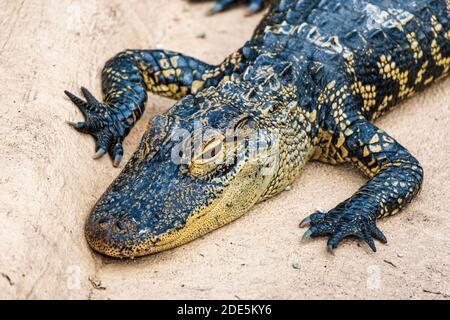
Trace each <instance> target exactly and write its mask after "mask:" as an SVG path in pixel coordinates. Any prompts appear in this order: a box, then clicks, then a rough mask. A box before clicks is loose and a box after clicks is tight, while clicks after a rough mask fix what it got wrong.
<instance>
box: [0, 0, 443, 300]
mask: <svg viewBox="0 0 450 320" xmlns="http://www.w3.org/2000/svg"><path fill="white" fill-rule="evenodd" d="M210 6H211V3H200V4H195V5H194V4H189V3H188V2H187V1H183V0H170V1H167V0H151V1H142V0H133V1H126V2H125V1H119V0H111V1H107V0H97V1H77V0H72V1H69V0H63V1H38V0H27V1H11V0H0V7H1V8H3V10H1V12H0V68H1V72H0V83H1V85H0V108H1V112H0V132H1V142H0V159H1V161H0V163H1V166H0V210H1V212H0V226H1V232H0V252H1V256H0V298H22V299H23V298H28V299H39V298H50V299H56V298H80V299H87V298H90V299H119V298H137V299H141V298H148V299H159V298H169V299H170V298H200V299H203V298H226V299H255V298H275V299H279V298H287V299H295V298H307V299H313V298H320V299H322V298H342V299H350V298H358V299H364V298H375V299H384V298H389V299H390V298H413V299H424V298H430V299H448V298H449V295H450V281H449V279H450V238H449V234H450V219H449V206H450V201H449V190H450V184H449V183H448V182H449V181H450V161H449V156H448V153H449V150H450V139H449V136H450V127H449V126H450V121H449V120H450V79H447V80H446V81H442V82H441V83H439V84H437V85H435V86H433V87H432V88H430V89H428V90H427V91H426V92H424V93H422V94H420V95H418V96H416V97H414V98H413V99H411V100H409V101H407V102H406V103H404V104H402V105H401V106H399V107H398V108H396V109H395V110H394V111H392V112H391V113H389V114H388V115H387V116H386V117H385V118H383V119H381V120H380V121H378V123H377V124H378V125H379V126H380V127H381V128H382V129H384V130H386V131H387V132H389V133H390V134H391V135H393V136H394V137H395V138H396V139H398V141H400V143H402V144H403V145H404V146H406V147H407V148H408V149H409V150H410V151H411V152H412V153H413V154H414V155H416V156H417V158H418V159H419V160H420V162H421V163H422V165H423V167H424V170H425V182H424V185H423V190H422V192H421V193H420V195H419V196H418V197H417V198H416V199H415V201H413V203H412V204H411V205H410V206H409V207H408V208H407V209H406V210H404V211H403V212H402V213H401V214H399V215H397V216H394V217H392V218H389V219H385V220H382V221H380V222H379V223H378V225H379V227H380V228H381V229H382V230H383V231H384V233H385V234H386V236H387V237H388V240H389V243H388V244H387V245H382V244H380V243H377V245H378V252H377V253H372V252H371V251H370V249H369V248H368V246H367V245H366V244H364V243H359V242H358V241H356V240H351V239H350V240H346V241H344V242H343V243H342V245H341V246H340V247H339V248H338V250H336V253H335V255H330V254H328V253H327V251H326V240H325V238H322V239H317V240H312V241H301V240H300V239H301V235H302V234H303V232H304V230H302V229H299V228H298V224H299V222H300V220H301V219H302V218H304V217H305V216H306V215H307V214H309V213H311V212H312V211H314V210H315V209H316V208H324V209H331V208H332V207H334V206H335V205H336V204H337V203H339V202H340V201H342V200H343V199H345V198H346V197H348V196H350V195H351V194H352V193H353V192H354V191H356V190H357V188H358V187H359V186H360V185H362V184H363V183H364V181H366V180H365V178H364V177H363V176H362V175H361V174H360V173H359V172H358V171H357V170H356V169H354V168H352V167H350V166H337V167H333V166H329V165H325V164H319V163H310V164H308V165H307V167H306V169H305V171H304V173H303V175H302V176H301V177H300V178H299V179H298V180H297V181H296V182H295V184H294V185H293V186H292V189H291V190H290V191H288V192H284V193H283V194H281V195H279V196H277V197H275V198H273V199H271V200H269V201H267V202H264V203H262V204H259V205H257V206H256V207H255V208H254V209H253V210H251V211H250V212H249V213H248V214H247V215H245V216H244V217H243V218H241V219H239V220H238V221H236V222H234V223H232V224H230V225H227V226H225V227H224V228H222V229H220V230H217V231H215V232H213V233H210V234H208V235H206V236H204V237H202V238H201V239H198V240H196V241H194V242H192V243H190V244H188V245H185V246H183V247H180V248H177V249H175V250H172V251H168V252H164V253H161V254H158V255H155V256H150V257H146V258H142V259H136V260H133V261H131V260H128V261H117V260H113V259H108V258H104V257H101V256H99V255H97V254H95V253H93V252H92V251H91V250H90V249H89V247H88V245H87V243H86V241H85V238H84V234H83V227H84V221H85V219H86V217H87V215H88V214H89V210H90V209H91V208H92V206H93V205H94V203H95V201H96V200H97V199H98V197H99V196H100V195H101V194H102V192H103V191H104V190H105V189H106V187H107V186H108V185H109V184H110V183H111V181H112V180H113V179H114V177H115V176H116V175H117V174H118V173H119V169H114V168H113V167H112V165H111V161H110V159H108V158H107V157H105V158H104V159H101V160H99V161H94V160H92V159H91V156H92V154H93V152H94V142H93V140H92V139H91V138H90V137H89V136H85V135H81V134H79V133H77V132H76V131H75V130H73V129H71V128H70V127H69V126H68V125H67V124H65V123H64V121H65V120H71V121H77V120H81V119H82V116H81V114H80V113H79V111H78V110H77V109H76V108H75V107H74V106H73V105H72V104H71V103H70V101H69V100H68V99H67V98H66V97H65V96H64V94H63V90H65V89H68V90H70V91H73V92H76V93H79V87H80V86H82V85H83V86H86V87H88V88H90V89H92V91H93V92H94V93H95V94H96V95H97V96H100V80H99V74H100V70H101V68H102V66H103V64H104V63H105V61H106V60H107V59H108V58H110V57H112V56H113V55H115V54H116V53H118V52H119V51H122V50H123V49H125V48H155V47H156V46H160V47H164V48H165V49H170V50H176V51H180V52H183V53H186V54H189V55H192V56H195V57H198V58H200V59H203V60H205V61H207V62H211V63H218V62H220V61H221V60H222V59H223V58H224V57H225V56H226V55H228V54H229V53H231V52H233V51H234V50H236V49H237V48H239V46H241V45H242V44H243V43H244V42H245V41H246V40H248V39H249V38H250V36H251V34H252V32H253V29H254V28H255V26H256V25H257V23H258V21H259V19H260V17H261V15H259V16H253V17H245V16H244V14H245V8H244V7H240V8H236V9H235V10H232V11H229V12H226V13H224V14H221V15H217V16H213V17H206V16H205V12H206V11H207V9H208V8H209V7H210ZM172 105H173V101H171V100H168V99H164V98H160V97H157V96H154V95H151V96H150V98H149V101H148V103H147V109H146V112H145V115H144V117H143V119H142V121H140V122H139V124H138V125H137V127H136V128H135V129H134V130H133V131H132V133H131V134H130V135H129V136H128V137H127V139H126V140H125V144H124V147H125V151H126V154H125V160H127V159H129V157H130V155H131V154H132V152H133V151H134V149H135V148H136V146H137V144H138V142H139V140H140V137H141V135H142V133H143V131H144V128H145V125H146V123H147V122H148V121H149V119H151V118H152V117H153V116H155V115H156V114H158V113H161V112H163V111H164V110H167V109H168V108H170V107H171V106H172ZM294 266H295V267H294Z"/></svg>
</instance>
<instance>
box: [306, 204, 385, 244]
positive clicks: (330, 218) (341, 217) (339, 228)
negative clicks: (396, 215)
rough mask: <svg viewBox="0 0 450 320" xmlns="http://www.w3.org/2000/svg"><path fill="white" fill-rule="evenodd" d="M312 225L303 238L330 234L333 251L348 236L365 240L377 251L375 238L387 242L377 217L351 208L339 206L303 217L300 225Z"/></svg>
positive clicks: (329, 242) (329, 241)
mask: <svg viewBox="0 0 450 320" xmlns="http://www.w3.org/2000/svg"><path fill="white" fill-rule="evenodd" d="M307 224H309V225H310V228H309V229H308V230H307V231H306V232H305V234H304V235H303V239H308V238H310V237H318V236H329V239H328V242H327V250H328V252H333V250H334V249H336V248H337V247H338V245H339V243H340V242H341V241H342V240H343V239H344V238H346V237H349V236H354V237H357V238H359V239H362V240H364V241H365V242H366V243H367V244H368V245H369V247H370V248H371V249H372V251H373V252H376V251H377V248H376V246H375V241H374V239H377V240H379V241H380V242H382V243H386V242H387V240H386V237H385V236H384V234H383V233H382V232H381V231H380V230H379V229H378V227H377V226H376V224H375V219H372V218H369V217H367V215H365V214H360V213H355V212H353V211H352V210H351V209H345V208H343V207H338V208H335V209H333V210H330V211H329V212H328V213H321V212H315V213H313V214H312V215H310V216H309V217H306V218H305V219H303V221H302V222H301V223H300V226H301V227H303V226H306V225H307Z"/></svg>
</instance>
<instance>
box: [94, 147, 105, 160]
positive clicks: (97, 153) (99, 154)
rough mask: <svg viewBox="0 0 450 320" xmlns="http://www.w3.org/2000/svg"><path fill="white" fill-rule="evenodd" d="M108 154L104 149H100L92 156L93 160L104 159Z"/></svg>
mask: <svg viewBox="0 0 450 320" xmlns="http://www.w3.org/2000/svg"><path fill="white" fill-rule="evenodd" d="M105 153H106V150H105V149H103V148H99V149H98V150H97V152H96V153H95V154H94V155H93V156H92V159H99V158H101V157H103V156H104V155H105Z"/></svg>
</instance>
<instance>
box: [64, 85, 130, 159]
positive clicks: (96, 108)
mask: <svg viewBox="0 0 450 320" xmlns="http://www.w3.org/2000/svg"><path fill="white" fill-rule="evenodd" d="M81 91H82V93H83V95H84V97H85V98H86V101H84V100H82V99H80V98H78V97H77V96H75V95H73V94H72V93H70V92H68V91H64V93H65V94H66V95H67V96H68V97H69V99H70V100H71V101H72V102H73V103H74V104H75V105H76V106H77V107H78V108H79V109H80V110H81V112H82V113H83V115H84V117H85V120H86V121H84V122H77V123H74V122H68V123H69V124H70V125H71V126H72V127H73V128H75V129H76V130H78V131H79V132H83V133H88V134H90V135H92V136H93V137H94V139H95V144H96V148H95V150H96V153H95V154H94V156H93V158H94V159H98V158H100V157H102V156H103V155H104V154H106V153H107V152H109V154H110V156H111V158H112V159H113V164H114V166H115V167H117V166H118V165H119V164H120V161H121V160H122V157H123V147H122V141H123V138H124V137H125V126H124V125H123V123H122V122H121V121H120V120H119V119H118V118H117V116H116V115H115V114H114V112H112V110H111V108H110V107H108V106H107V105H104V104H102V103H100V102H99V101H98V100H97V99H95V97H94V96H93V95H92V94H91V93H90V92H89V91H88V90H87V89H86V88H81Z"/></svg>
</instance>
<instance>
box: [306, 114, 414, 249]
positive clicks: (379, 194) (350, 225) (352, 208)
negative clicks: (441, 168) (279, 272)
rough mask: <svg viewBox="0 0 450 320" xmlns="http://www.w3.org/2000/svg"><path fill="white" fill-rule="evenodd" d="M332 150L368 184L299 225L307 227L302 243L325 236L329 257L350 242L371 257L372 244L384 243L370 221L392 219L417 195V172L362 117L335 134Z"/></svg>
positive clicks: (405, 153) (410, 160)
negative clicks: (362, 242)
mask: <svg viewBox="0 0 450 320" xmlns="http://www.w3.org/2000/svg"><path fill="white" fill-rule="evenodd" d="M333 144H334V149H335V151H336V153H335V155H336V156H337V157H340V159H341V160H344V161H348V162H352V163H353V164H355V165H356V166H357V167H358V168H360V169H361V170H362V171H363V172H364V173H365V174H366V175H367V176H368V177H369V178H371V179H370V180H369V181H368V182H367V183H366V184H365V185H364V186H363V187H361V188H360V189H359V190H358V191H357V192H356V193H355V194H354V195H353V196H352V197H350V198H349V199H347V200H345V201H343V202H342V203H340V204H339V205H338V206H337V207H336V208H334V209H332V210H330V211H328V212H326V213H325V212H316V213H314V214H312V215H310V216H309V217H307V218H306V219H304V220H303V222H302V223H301V224H300V225H301V226H304V225H307V224H309V225H310V228H309V229H308V231H306V233H305V235H304V237H305V238H308V237H316V236H329V240H328V244H327V247H328V250H329V251H330V252H331V251H332V250H333V249H335V248H336V247H337V246H338V244H339V242H340V241H341V240H342V239H344V238H345V237H348V236H355V237H358V238H361V239H364V240H365V241H366V242H367V243H368V244H369V246H370V248H371V249H372V250H373V251H376V248H375V243H374V241H373V238H375V239H377V240H379V241H381V242H383V243H385V242H386V241H387V240H386V237H385V236H384V235H383V233H382V232H381V231H380V230H379V229H378V228H377V226H376V219H377V218H380V217H385V216H388V215H391V214H395V213H397V212H398V211H399V210H400V209H401V208H403V207H404V206H405V205H406V204H408V203H409V202H410V201H411V199H412V198H413V197H414V196H415V195H416V194H417V192H418V191H419V189H420V186H421V183H422V178H423V170H422V168H421V166H420V164H419V162H418V161H417V160H416V159H415V158H414V157H413V156H412V155H411V154H410V153H409V152H408V151H407V150H406V149H405V148H404V147H402V146H401V145H400V144H398V143H397V142H396V141H395V140H394V139H393V138H391V137H390V136H389V135H388V134H386V133H385V132H383V131H381V130H380V129H378V128H377V127H375V126H374V125H372V124H371V123H369V122H368V121H366V120H365V119H364V118H362V117H358V118H357V120H355V121H354V122H353V123H352V124H351V125H349V126H348V127H346V128H345V129H343V130H341V131H339V132H337V133H336V134H335V135H334V138H333Z"/></svg>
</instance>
